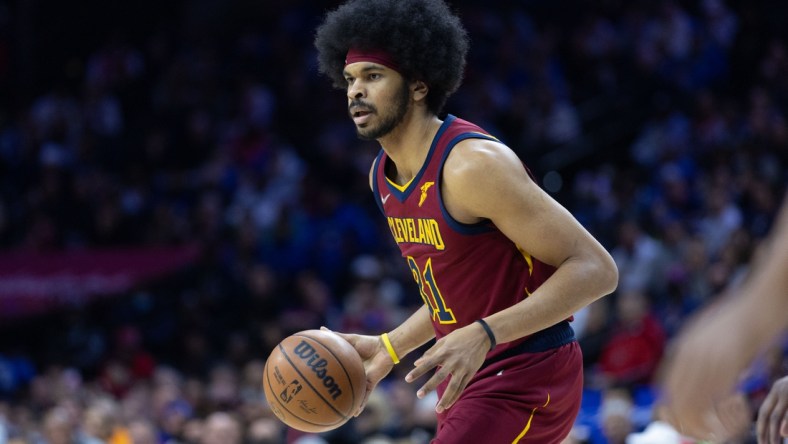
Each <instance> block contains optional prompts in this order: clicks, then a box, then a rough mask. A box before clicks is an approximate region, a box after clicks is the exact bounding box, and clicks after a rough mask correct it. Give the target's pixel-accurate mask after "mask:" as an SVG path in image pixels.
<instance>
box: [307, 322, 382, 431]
mask: <svg viewBox="0 0 788 444" xmlns="http://www.w3.org/2000/svg"><path fill="white" fill-rule="evenodd" d="M320 329H321V330H326V331H329V330H328V329H327V328H326V327H320ZM333 333H335V334H337V335H339V336H340V337H341V338H342V339H344V340H346V341H348V342H349V343H350V345H352V346H353V348H355V349H356V351H357V352H358V354H359V356H361V359H362V360H363V361H364V371H365V372H366V374H367V388H366V392H365V393H364V401H363V402H362V403H361V407H359V408H358V410H357V411H356V413H355V416H358V415H359V414H361V411H362V410H364V407H366V405H367V401H368V400H369V394H370V393H372V390H374V389H375V387H377V385H378V383H379V382H380V381H381V380H382V379H383V378H385V377H386V375H388V374H389V372H390V371H391V369H392V368H393V367H394V362H392V361H391V356H389V354H388V352H387V351H386V349H385V347H384V346H383V344H382V342H381V340H380V337H379V336H370V335H356V334H350V333H339V332H335V331H334V332H333Z"/></svg>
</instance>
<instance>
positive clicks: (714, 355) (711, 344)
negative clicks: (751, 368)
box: [660, 305, 755, 442]
mask: <svg viewBox="0 0 788 444" xmlns="http://www.w3.org/2000/svg"><path fill="white" fill-rule="evenodd" d="M746 330H747V326H742V325H741V321H740V320H739V319H738V318H737V316H736V315H735V313H734V312H733V311H732V309H731V308H730V307H729V306H727V305H722V306H712V307H709V308H707V309H705V310H704V312H702V313H701V314H700V315H699V316H696V317H695V318H694V319H693V320H692V321H691V322H690V323H689V324H688V327H687V328H685V329H684V331H682V332H681V334H680V335H679V337H678V338H677V339H676V340H674V342H673V344H674V346H675V348H673V349H671V350H669V353H668V356H666V359H665V363H664V364H665V365H664V367H663V368H662V369H661V372H660V373H661V376H662V380H661V384H662V389H663V395H664V399H663V401H662V402H663V407H664V415H665V419H666V420H667V421H668V422H670V423H671V424H672V425H673V426H674V427H675V428H676V430H678V431H679V432H680V433H681V434H683V435H685V436H688V437H693V438H696V439H707V440H711V441H714V442H722V441H725V440H727V439H730V438H731V437H733V436H736V435H738V434H739V433H741V432H742V430H743V428H746V425H747V424H749V423H751V420H750V419H749V412H748V411H746V409H742V408H740V403H738V402H736V401H732V400H734V399H736V396H735V395H736V393H735V388H736V383H737V381H738V379H739V377H740V375H741V373H742V371H743V370H744V369H745V368H746V367H747V365H748V363H749V362H750V361H751V359H752V356H751V355H750V353H749V352H748V351H749V349H750V348H752V347H748V346H747V338H746V337H745V335H746V333H743V332H746ZM731 332H736V333H733V334H732V333H731ZM731 350H736V352H735V353H734V352H731ZM754 353H755V351H752V352H751V354H754Z"/></svg>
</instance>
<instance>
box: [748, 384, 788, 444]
mask: <svg viewBox="0 0 788 444" xmlns="http://www.w3.org/2000/svg"><path fill="white" fill-rule="evenodd" d="M756 430H757V432H758V443H759V444H780V443H781V442H782V438H785V437H788V376H785V377H783V378H781V379H778V380H777V382H775V383H774V385H773V386H772V389H771V391H769V395H768V396H766V399H764V400H763V404H761V408H760V410H758V424H757V427H756Z"/></svg>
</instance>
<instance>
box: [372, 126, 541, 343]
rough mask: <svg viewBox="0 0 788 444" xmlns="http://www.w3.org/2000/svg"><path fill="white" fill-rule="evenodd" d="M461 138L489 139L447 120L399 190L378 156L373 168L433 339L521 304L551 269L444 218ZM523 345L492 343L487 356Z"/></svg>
mask: <svg viewBox="0 0 788 444" xmlns="http://www.w3.org/2000/svg"><path fill="white" fill-rule="evenodd" d="M469 138H478V139H489V140H497V139H495V138H494V137H492V136H491V135H489V134H488V133H487V132H485V131H484V130H482V129H481V128H479V127H478V126H476V125H474V124H472V123H470V122H467V121H465V120H462V119H459V118H456V117H454V116H452V115H449V116H448V117H447V118H446V120H445V121H444V122H443V124H442V125H441V127H440V129H439V130H438V133H437V134H436V135H435V138H434V140H433V141H432V145H431V146H430V150H429V153H428V154H427V158H426V160H425V162H424V165H423V166H422V167H421V170H420V171H419V173H418V174H417V175H416V176H415V177H414V178H413V179H412V180H411V181H410V182H409V183H407V184H405V185H402V186H400V185H398V184H397V183H395V182H393V181H392V180H390V179H389V178H388V177H386V171H387V165H388V163H389V162H391V160H390V159H389V158H388V156H387V155H386V153H385V152H384V151H382V150H381V152H380V154H378V156H377V158H376V159H375V164H374V166H373V181H372V184H373V186H372V187H373V193H374V195H375V199H377V203H378V205H379V206H380V209H381V211H382V212H383V214H384V215H385V217H386V219H387V222H388V226H389V229H390V230H391V235H392V236H393V237H394V240H395V241H396V242H397V245H398V246H399V248H400V251H401V252H402V257H403V258H405V260H406V261H407V265H408V267H410V269H411V271H412V273H413V278H414V279H415V281H416V284H417V285H418V287H419V290H420V293H421V297H422V299H423V300H424V303H425V304H427V305H428V306H429V307H430V309H431V310H432V323H433V326H434V328H435V334H436V337H437V338H441V337H443V336H445V335H447V334H449V333H450V332H452V331H453V330H454V329H457V328H460V327H464V326H466V325H468V324H470V323H471V322H474V321H476V320H477V319H480V318H484V317H486V316H488V315H491V314H493V313H496V312H498V311H501V310H503V309H505V308H507V307H510V306H512V305H514V304H516V303H518V302H520V301H522V300H523V299H525V298H526V297H528V295H529V294H530V293H532V292H533V291H534V290H536V289H537V288H538V287H539V286H540V285H541V284H542V282H544V281H545V280H546V279H547V278H548V277H549V276H550V275H551V274H552V273H553V271H555V269H554V268H553V267H551V266H549V265H547V264H544V263H542V262H540V261H538V260H537V259H535V258H533V257H531V256H530V255H529V254H528V251H525V250H523V249H522V248H521V247H520V246H518V245H516V244H514V243H513V242H512V241H511V240H510V239H509V238H507V237H506V236H504V235H503V233H501V232H500V231H499V230H498V229H497V228H496V227H495V225H494V224H493V223H492V222H490V221H482V222H480V223H476V224H464V223H460V222H458V221H457V220H455V219H454V218H452V216H451V215H450V214H449V213H448V212H447V210H446V207H445V206H444V204H443V199H442V197H441V185H442V181H441V178H442V171H443V165H444V163H445V161H446V158H447V157H448V155H449V153H450V152H451V150H452V148H454V146H455V145H456V144H457V143H459V142H460V141H462V140H465V139H469ZM526 171H527V169H526ZM529 174H530V172H529ZM491 197H494V196H491ZM523 339H524V338H523ZM523 339H520V340H518V341H512V342H510V343H507V344H501V345H499V346H498V347H496V348H495V350H493V351H491V352H490V354H488V358H491V357H493V356H496V355H498V354H500V353H503V352H504V351H505V350H507V349H509V348H511V347H514V346H516V345H517V344H518V343H519V342H521V341H523Z"/></svg>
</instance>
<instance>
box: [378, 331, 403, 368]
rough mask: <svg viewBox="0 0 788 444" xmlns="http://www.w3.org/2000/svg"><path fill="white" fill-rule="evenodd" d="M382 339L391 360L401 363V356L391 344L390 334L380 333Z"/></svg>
mask: <svg viewBox="0 0 788 444" xmlns="http://www.w3.org/2000/svg"><path fill="white" fill-rule="evenodd" d="M380 339H381V340H383V345H384V346H385V347H386V351H388V352H389V356H391V360H392V361H394V363H395V364H399V356H397V352H395V351H394V347H392V346H391V341H390V340H389V334H388V333H383V334H382V335H380Z"/></svg>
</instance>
